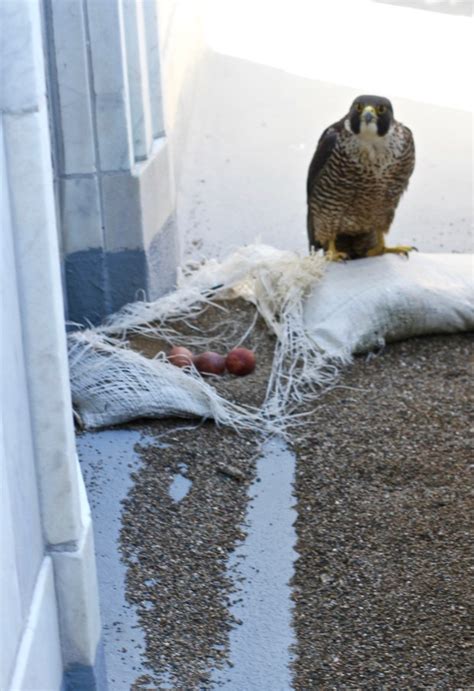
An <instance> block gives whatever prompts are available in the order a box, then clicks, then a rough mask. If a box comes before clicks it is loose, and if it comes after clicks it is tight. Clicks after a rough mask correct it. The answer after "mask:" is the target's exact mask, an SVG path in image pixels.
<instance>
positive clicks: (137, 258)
mask: <svg viewBox="0 0 474 691" xmlns="http://www.w3.org/2000/svg"><path fill="white" fill-rule="evenodd" d="M199 4H200V3H192V2H190V0H186V2H183V1H182V0H174V1H171V0H162V1H158V0H140V2H137V0H108V1H107V2H104V1H103V0H86V1H85V2H82V0H45V33H46V45H47V46H48V75H49V92H50V95H51V97H50V105H51V115H52V117H51V125H52V132H53V135H54V160H55V170H56V187H57V198H58V209H59V222H60V234H61V246H62V252H63V256H64V264H65V284H66V292H67V304H68V318H69V319H70V320H72V321H77V322H80V323H85V322H86V321H87V320H88V321H91V322H92V323H98V322H99V321H100V320H101V319H102V318H103V317H104V316H106V315H107V314H110V313H111V312H113V311H115V310H117V309H119V308H120V307H121V306H122V305H123V304H124V303H126V302H129V301H133V300H135V299H136V298H137V296H143V295H145V296H146V297H147V298H149V299H153V298H156V297H158V296H159V295H161V294H163V293H164V292H166V291H168V290H170V289H171V288H173V287H174V284H175V278H176V267H177V264H178V262H179V241H178V234H177V229H176V224H175V214H174V212H175V179H174V172H173V169H174V168H178V167H179V166H177V162H178V159H179V155H178V154H177V153H176V152H177V151H178V149H179V145H178V142H179V141H181V140H182V138H183V135H182V129H183V128H182V127H181V129H179V126H178V121H179V122H180V123H181V122H183V121H185V120H186V118H181V119H180V118H179V117H178V112H179V111H183V110H188V111H189V103H190V101H191V99H190V98H187V97H184V96H183V94H184V92H188V91H190V89H189V84H191V83H192V78H191V77H190V74H191V73H192V72H193V67H192V66H193V65H194V64H195V62H196V53H197V44H198V43H199V39H198V38H197V37H198V35H199V28H198V27H199V24H198V22H197V11H196V8H197V7H198V6H199ZM182 103H186V104H188V105H187V108H184V109H183V108H182Z"/></svg>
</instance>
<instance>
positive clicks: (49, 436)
mask: <svg viewBox="0 0 474 691" xmlns="http://www.w3.org/2000/svg"><path fill="white" fill-rule="evenodd" d="M40 11H41V3H40V0H3V1H2V2H1V3H0V24H1V26H2V46H1V48H2V55H1V59H0V64H1V74H0V83H1V84H2V88H1V90H0V107H1V119H0V144H1V151H0V165H1V168H2V175H1V185H0V187H1V211H2V221H3V222H2V234H1V238H2V248H1V253H0V260H1V262H2V267H1V271H0V273H1V276H2V310H1V314H2V315H3V318H4V321H3V323H2V328H1V339H0V341H1V346H2V351H3V352H2V356H3V359H2V363H4V366H3V372H2V380H3V381H2V387H1V393H0V408H1V410H2V424H1V430H0V431H1V436H0V471H1V474H2V477H1V487H2V501H1V502H0V526H1V529H2V542H1V546H0V549H1V554H0V561H1V569H2V572H1V591H0V596H1V611H2V617H1V619H0V635H1V637H2V641H1V643H0V655H1V666H0V670H1V671H0V688H2V689H8V688H12V689H14V690H15V691H16V690H17V689H18V690H19V689H25V690H26V689H30V690H31V691H38V690H39V689H41V690H43V689H45V690H46V689H47V690H48V691H53V690H54V689H59V688H60V685H61V683H62V675H63V667H64V668H67V667H68V666H70V665H74V664H77V663H78V664H81V665H86V666H90V667H92V665H93V664H94V660H95V655H96V649H97V645H98V640H99V635H100V622H99V613H98V598H97V585H96V575H95V559H94V553H93V546H92V527H91V520H90V515H89V511H88V506H87V501H86V500H85V496H84V493H83V491H82V487H81V479H80V475H79V473H78V462H77V455H76V449H75V439H74V428H73V419H72V407H71V396H70V388H69V376H68V363H67V352H66V335H65V324H64V306H63V297H62V286H61V271H60V256H59V248H58V234H57V227H56V216H55V200H54V192H53V176H52V166H51V147H50V137H49V123H48V108H47V102H46V85H45V70H44V61H43V55H44V54H43V42H42V31H41V29H42V24H41V15H40ZM71 614H72V615H73V616H71Z"/></svg>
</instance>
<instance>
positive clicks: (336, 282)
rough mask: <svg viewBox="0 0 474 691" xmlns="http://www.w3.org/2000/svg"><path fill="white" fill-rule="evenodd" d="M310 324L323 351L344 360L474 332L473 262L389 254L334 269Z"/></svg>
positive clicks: (318, 292)
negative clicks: (414, 340) (420, 339)
mask: <svg viewBox="0 0 474 691" xmlns="http://www.w3.org/2000/svg"><path fill="white" fill-rule="evenodd" d="M304 320H305V324H306V326H307V329H308V336H310V337H311V338H312V339H313V340H314V341H315V343H317V344H318V346H319V347H320V348H321V350H323V351H324V352H325V353H327V355H329V356H331V357H337V358H341V357H342V358H343V359H348V358H350V356H351V355H352V354H354V353H364V352H367V351H370V350H373V349H376V348H380V347H382V346H384V345H385V343H386V342H390V341H397V340H401V339H404V338H410V337H412V336H421V335H424V334H437V333H454V332H456V331H469V330H471V329H473V328H474V311H473V257H472V255H467V254H418V253H412V254H410V258H409V259H403V258H402V257H399V256H395V255H391V254H387V255H384V256H382V257H374V258H369V259H360V260H358V261H353V262H348V263H346V264H331V265H330V266H329V267H328V270H327V273H326V276H325V278H324V281H321V282H320V283H318V284H317V285H316V286H315V287H314V289H313V291H312V293H311V295H310V296H309V297H308V299H307V300H306V303H305V308H304Z"/></svg>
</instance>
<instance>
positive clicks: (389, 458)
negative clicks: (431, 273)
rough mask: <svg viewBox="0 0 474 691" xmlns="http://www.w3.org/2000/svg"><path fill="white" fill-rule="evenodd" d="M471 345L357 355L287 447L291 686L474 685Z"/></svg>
mask: <svg viewBox="0 0 474 691" xmlns="http://www.w3.org/2000/svg"><path fill="white" fill-rule="evenodd" d="M471 345H472V339H471V338H470V337H469V336H467V335H460V336H448V337H431V338H423V339H414V340H411V341H406V342H403V343H399V344H395V345H392V346H390V347H388V348H387V349H386V351H385V352H384V353H383V354H382V355H380V356H379V357H377V358H372V359H370V360H369V361H367V360H364V359H361V358H360V359H358V360H357V362H356V363H355V364H354V366H353V367H352V368H351V369H350V371H348V372H347V373H346V374H345V375H344V377H343V378H342V380H341V384H343V385H344V386H346V387H348V388H339V389H337V390H335V391H332V392H330V393H328V394H327V395H326V396H325V397H324V398H323V400H322V401H321V402H320V403H319V405H318V407H317V408H316V410H315V411H314V416H313V417H312V419H311V424H310V425H308V429H306V430H305V431H304V434H302V435H301V436H300V438H299V439H297V440H296V441H295V449H296V452H297V459H298V460H297V481H296V494H297V496H298V505H297V509H298V519H297V522H296V530H297V534H298V544H297V551H298V552H299V554H300V557H299V559H298V561H297V563H296V574H295V577H294V580H293V586H294V600H295V603H296V609H295V618H294V623H295V627H296V633H297V638H298V644H297V649H296V653H297V655H296V662H295V664H294V672H295V689H298V690H299V689H301V690H303V689H326V688H328V689H329V688H331V689H333V688H334V689H347V688H364V689H386V688H387V689H393V688H397V689H401V688H403V689H405V688H406V689H414V688H436V689H455V688H463V689H465V688H468V687H469V686H470V685H471V684H473V683H474V674H473V666H472V662H473V656H472V653H473V651H472V647H470V646H471V644H472V639H471V642H469V640H468V636H469V625H468V624H469V616H471V617H472V614H473V612H472V576H473V567H472V528H473V521H472V517H473V516H472V508H473V496H472V483H471V481H470V477H469V475H470V474H471V475H472V467H473V466H472V453H471V443H470V436H469V435H470V424H472V422H471V418H470V415H471V412H472V410H471V402H472V401H471V396H470V393H471V391H470V386H469V376H470V355H471V352H472V349H471ZM470 558H471V560H470ZM471 621H472V619H471ZM471 632H472V631H471Z"/></svg>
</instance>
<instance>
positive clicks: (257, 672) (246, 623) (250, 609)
mask: <svg viewBox="0 0 474 691" xmlns="http://www.w3.org/2000/svg"><path fill="white" fill-rule="evenodd" d="M294 468H295V456H294V454H293V453H292V452H291V451H290V450H289V449H288V447H287V446H286V444H285V443H284V442H283V441H281V440H279V439H271V440H269V441H267V442H266V443H265V444H264V446H263V448H262V451H261V455H260V457H259V459H258V461H257V479H256V482H254V484H253V485H252V486H251V488H250V490H249V496H250V504H249V509H248V514H247V517H246V522H245V527H246V530H247V536H246V539H245V540H244V542H242V543H241V544H240V545H239V546H238V548H237V549H236V551H235V552H234V553H233V554H232V556H231V558H230V561H229V573H230V574H231V577H232V580H233V581H234V583H235V588H236V591H235V593H234V596H233V603H232V606H231V608H230V611H231V614H232V616H233V618H234V621H235V622H236V625H235V626H234V628H233V630H232V631H231V634H230V651H229V656H228V668H227V669H226V668H224V669H223V670H219V671H217V672H216V673H215V674H213V676H212V681H213V682H214V683H216V684H217V685H218V686H219V687H221V688H224V689H227V690H228V691H242V690H243V689H245V691H264V689H271V690H272V691H287V690H288V689H291V688H292V683H291V673H290V663H291V661H292V655H291V649H292V646H293V645H294V643H295V639H294V633H293V629H292V626H291V617H292V612H291V610H292V603H291V591H290V586H289V581H290V579H291V577H292V575H293V562H294V560H295V557H296V553H295V551H294V545H295V542H296V533H295V531H294V528H293V523H294V521H295V519H296V512H295V511H294V509H293V508H292V507H293V503H294V499H293V493H292V482H293V475H294Z"/></svg>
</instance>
